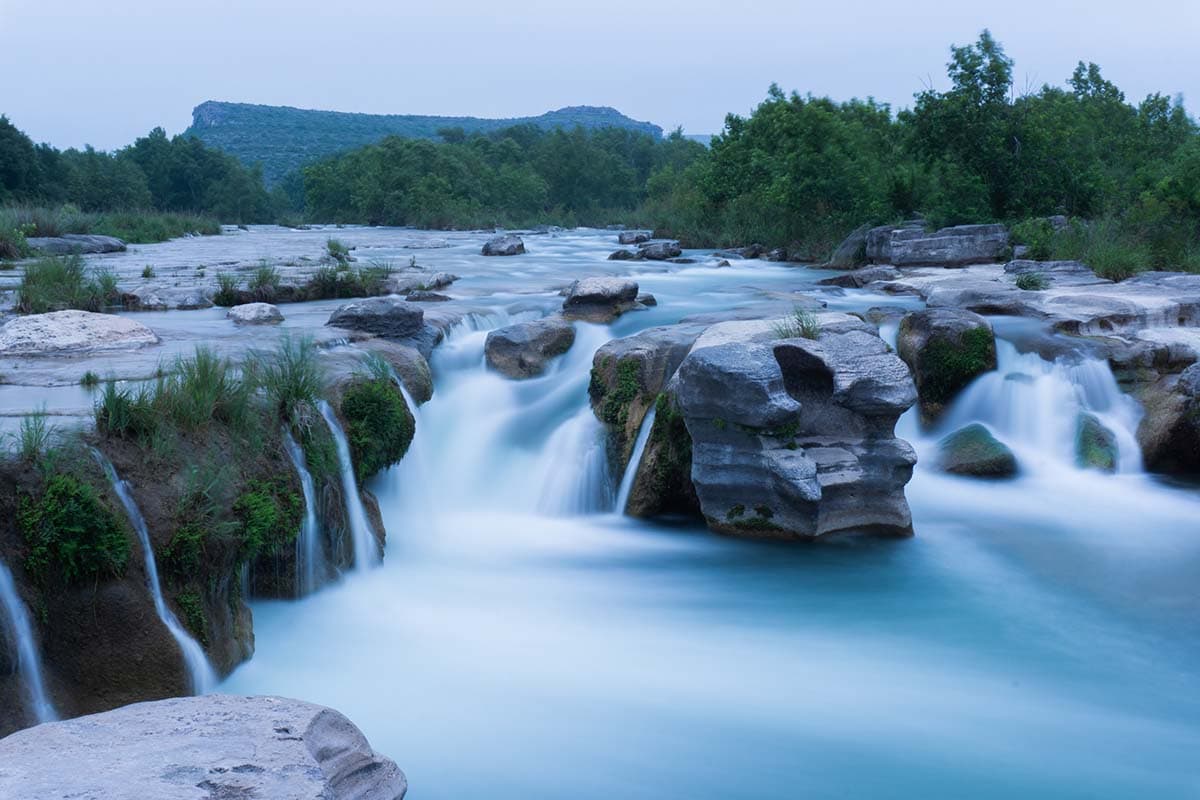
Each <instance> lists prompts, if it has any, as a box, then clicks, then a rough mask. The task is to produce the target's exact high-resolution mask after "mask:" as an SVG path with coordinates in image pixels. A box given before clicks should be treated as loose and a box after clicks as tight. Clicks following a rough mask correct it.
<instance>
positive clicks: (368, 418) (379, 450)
mask: <svg viewBox="0 0 1200 800" xmlns="http://www.w3.org/2000/svg"><path fill="white" fill-rule="evenodd" d="M341 410H342V417H343V418H344V419H345V420H346V427H347V436H348V438H349V440H350V455H351V457H352V458H353V460H354V472H355V475H357V477H358V480H359V482H360V483H361V482H362V481H365V480H366V479H367V478H370V477H371V476H372V475H374V474H375V473H377V472H379V471H380V470H384V469H387V468H388V467H390V466H391V465H392V464H395V463H396V462H397V461H399V460H400V459H402V458H404V454H405V453H407V452H408V446H409V445H410V444H412V438H413V434H414V433H415V432H416V424H415V422H414V421H413V416H412V412H411V411H409V410H408V404H407V403H405V402H404V396H403V395H402V394H400V390H399V389H398V388H397V387H396V384H395V383H393V382H392V381H391V380H389V379H385V378H367V379H360V380H356V381H355V382H354V383H352V384H351V385H350V387H349V388H348V389H347V390H346V393H345V394H344V395H343V396H342V408H341Z"/></svg>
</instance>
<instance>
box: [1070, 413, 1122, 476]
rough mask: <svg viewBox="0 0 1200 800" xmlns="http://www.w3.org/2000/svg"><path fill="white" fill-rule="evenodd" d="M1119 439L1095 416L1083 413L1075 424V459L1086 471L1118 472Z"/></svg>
mask: <svg viewBox="0 0 1200 800" xmlns="http://www.w3.org/2000/svg"><path fill="white" fill-rule="evenodd" d="M1117 457H1118V450H1117V437H1116V434H1114V433H1113V432H1112V431H1110V430H1109V429H1108V428H1106V427H1105V426H1104V423H1103V422H1101V421H1100V420H1099V419H1097V418H1096V416H1095V415H1094V414H1087V413H1083V414H1080V415H1079V419H1078V420H1077V421H1076V423H1075V459H1076V462H1077V463H1078V464H1079V466H1081V467H1083V468H1084V469H1098V470H1100V471H1101V472H1116V471H1117Z"/></svg>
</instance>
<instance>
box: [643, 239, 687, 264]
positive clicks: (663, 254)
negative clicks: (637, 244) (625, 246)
mask: <svg viewBox="0 0 1200 800" xmlns="http://www.w3.org/2000/svg"><path fill="white" fill-rule="evenodd" d="M681 255H683V250H681V249H680V248H679V243H678V242H650V243H649V244H644V245H642V246H641V248H640V249H639V250H638V256H639V257H640V258H644V259H646V260H647V261H666V260H667V259H668V258H678V257H679V256H681Z"/></svg>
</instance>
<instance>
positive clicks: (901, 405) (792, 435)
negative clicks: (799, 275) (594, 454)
mask: <svg viewBox="0 0 1200 800" xmlns="http://www.w3.org/2000/svg"><path fill="white" fill-rule="evenodd" d="M831 316H832V317H834V318H839V317H840V315H831ZM843 322H844V323H845V324H842V323H843ZM837 323H838V324H837V325H836V326H835V327H834V328H833V329H831V330H829V331H823V332H822V334H821V336H820V338H819V339H817V340H811V339H786V340H781V341H780V340H776V341H763V340H761V339H760V338H759V336H760V335H761V334H753V335H751V336H750V337H749V340H748V341H747V340H743V341H729V340H728V338H729V337H709V338H710V340H711V341H713V342H714V343H713V344H711V345H708V346H702V345H703V344H704V339H705V338H706V337H701V340H700V341H698V342H697V343H696V345H695V346H694V347H693V349H692V351H691V353H689V354H688V356H687V357H686V358H685V359H684V360H683V363H682V364H680V367H679V371H678V373H677V375H676V377H675V379H674V380H673V381H672V382H671V385H670V387H669V391H670V392H671V393H672V394H673V396H674V399H675V402H677V403H678V407H679V409H680V412H681V413H682V415H683V418H684V421H685V423H686V426H687V430H688V432H689V434H690V436H691V440H692V466H691V479H692V483H693V484H694V486H695V491H696V495H697V497H698V499H699V503H700V506H701V509H702V512H703V514H704V517H705V519H706V520H707V522H708V525H709V527H710V528H712V529H714V530H717V531H721V532H724V533H730V534H734V535H748V536H768V537H777V538H789V539H804V538H814V537H817V536H822V535H826V534H831V533H842V532H859V533H876V534H886V535H902V536H903V535H910V534H911V533H912V518H911V514H910V512H909V508H908V503H907V501H906V500H905V498H904V485H905V484H906V483H907V482H908V480H909V479H910V478H911V476H912V468H913V465H914V464H915V463H916V455H915V453H914V452H913V449H912V448H911V447H910V446H909V445H908V443H907V442H904V441H902V440H899V439H896V438H895V436H894V429H895V423H896V420H897V419H898V418H899V416H900V414H902V413H903V412H904V411H905V410H906V409H907V408H908V407H909V406H911V405H912V404H913V402H915V401H916V390H915V388H914V386H913V383H912V379H911V377H910V376H909V373H908V369H907V368H906V367H905V365H904V363H903V362H901V361H900V359H898V358H897V357H896V356H895V355H894V354H893V353H891V352H890V350H889V348H888V347H887V345H886V344H885V343H884V342H883V341H882V340H881V339H880V338H879V337H878V336H877V335H876V334H875V333H874V332H873V331H870V330H868V329H865V328H866V326H865V325H862V324H861V323H859V324H857V325H856V324H854V323H853V322H849V321H846V320H842V319H840V318H839V319H837ZM860 325H862V327H860ZM706 336H707V335H706ZM722 338H724V339H725V340H724V341H722V340H721V339H722Z"/></svg>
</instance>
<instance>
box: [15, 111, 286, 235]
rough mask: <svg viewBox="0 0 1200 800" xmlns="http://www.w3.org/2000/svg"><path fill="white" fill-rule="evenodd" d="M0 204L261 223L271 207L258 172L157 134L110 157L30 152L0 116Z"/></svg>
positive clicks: (42, 149) (188, 141)
mask: <svg viewBox="0 0 1200 800" xmlns="http://www.w3.org/2000/svg"><path fill="white" fill-rule="evenodd" d="M0 204H9V205H11V204H23V205H31V206H60V205H63V204H70V205H72V206H75V207H76V208H78V209H80V210H81V211H85V212H91V211H127V210H145V211H162V212H186V213H191V214H204V215H210V216H213V217H216V218H218V219H220V220H221V221H223V222H266V221H269V220H270V219H271V218H272V217H273V215H274V209H273V205H272V200H271V197H270V195H269V194H268V193H267V191H266V190H265V189H264V188H263V182H262V176H261V174H260V172H259V171H258V170H257V169H253V168H250V169H248V168H246V167H244V166H242V164H241V163H240V162H238V161H237V159H235V158H233V157H232V156H229V155H226V154H225V153H222V152H220V151H219V150H214V149H212V148H209V147H206V146H205V145H204V144H203V143H202V142H200V141H199V140H198V139H194V138H190V137H187V138H185V137H183V136H175V137H174V138H168V137H167V135H166V133H165V132H164V131H163V130H162V128H155V129H154V130H153V131H151V132H150V133H149V134H148V135H147V136H144V137H142V138H140V139H138V140H137V141H136V142H134V143H133V144H132V145H130V146H128V147H126V148H124V149H122V150H119V151H117V152H115V153H106V152H101V151H98V150H95V149H93V148H91V147H86V148H84V149H83V150H75V149H70V150H57V149H55V148H53V147H51V146H50V145H47V144H38V145H35V144H34V143H33V142H32V141H31V140H30V139H29V137H28V136H26V135H25V134H24V133H23V132H21V131H20V130H18V129H17V128H16V127H15V126H14V125H13V124H12V123H11V122H10V121H9V120H8V119H7V118H6V117H3V116H0Z"/></svg>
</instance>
